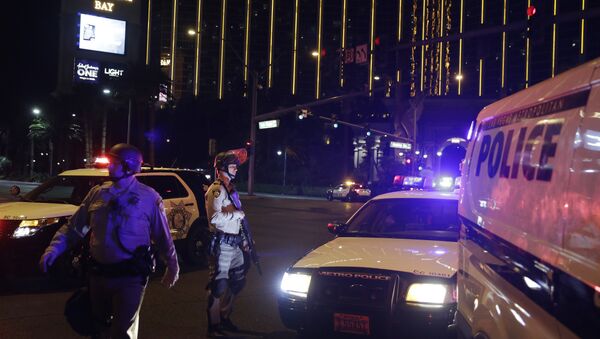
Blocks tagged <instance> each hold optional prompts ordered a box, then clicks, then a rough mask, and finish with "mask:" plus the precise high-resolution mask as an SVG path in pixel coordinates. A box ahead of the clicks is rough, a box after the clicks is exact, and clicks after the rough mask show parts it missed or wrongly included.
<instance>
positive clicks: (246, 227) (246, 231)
mask: <svg viewBox="0 0 600 339" xmlns="http://www.w3.org/2000/svg"><path fill="white" fill-rule="evenodd" d="M225 191H226V192H227V197H228V198H229V200H230V201H231V204H232V205H233V207H235V209H237V210H241V206H242V203H241V201H240V196H239V194H238V192H236V191H235V190H233V193H230V191H229V189H228V188H227V189H226V190H225ZM242 234H243V235H244V238H245V239H246V241H247V242H248V254H250V260H252V263H253V264H254V266H256V270H257V271H258V274H260V275H261V276H262V269H261V267H260V261H259V258H258V253H257V252H256V247H255V246H254V239H252V232H250V223H249V222H248V219H247V218H246V217H244V219H242Z"/></svg>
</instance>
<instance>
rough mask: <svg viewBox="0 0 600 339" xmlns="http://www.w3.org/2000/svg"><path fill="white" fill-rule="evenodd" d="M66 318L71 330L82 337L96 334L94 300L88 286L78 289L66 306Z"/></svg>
mask: <svg viewBox="0 0 600 339" xmlns="http://www.w3.org/2000/svg"><path fill="white" fill-rule="evenodd" d="M64 314H65V317H66V318H67V322H68V323H69V325H71V328H72V329H73V330H74V331H75V332H77V334H79V335H81V336H91V335H93V334H94V333H95V332H94V317H93V315H92V300H91V298H90V290H89V288H88V287H87V286H84V287H81V288H79V289H77V290H76V291H75V292H74V293H73V294H72V295H71V296H70V297H69V299H68V300H67V303H66V304H65V312H64Z"/></svg>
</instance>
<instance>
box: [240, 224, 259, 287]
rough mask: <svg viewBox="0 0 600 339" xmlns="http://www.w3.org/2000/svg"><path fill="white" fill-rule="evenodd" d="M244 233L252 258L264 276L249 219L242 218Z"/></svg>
mask: <svg viewBox="0 0 600 339" xmlns="http://www.w3.org/2000/svg"><path fill="white" fill-rule="evenodd" d="M242 233H243V234H244V238H246V241H247V242H248V253H249V254H250V260H252V263H253V264H254V266H256V270H257V271H258V274H260V275H261V276H262V269H261V268H260V261H259V258H258V253H257V252H256V247H255V246H254V240H253V239H252V233H251V232H250V224H249V223H248V219H247V218H244V219H242Z"/></svg>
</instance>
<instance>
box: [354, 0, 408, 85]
mask: <svg viewBox="0 0 600 339" xmlns="http://www.w3.org/2000/svg"><path fill="white" fill-rule="evenodd" d="M344 1H345V0H344ZM402 2H403V0H398V42H400V40H402ZM396 62H398V60H396ZM397 66H398V69H396V82H400V65H399V64H398V65H397Z"/></svg>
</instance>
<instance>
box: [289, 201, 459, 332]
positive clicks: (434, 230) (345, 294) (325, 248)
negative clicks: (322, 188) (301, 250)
mask: <svg viewBox="0 0 600 339" xmlns="http://www.w3.org/2000/svg"><path fill="white" fill-rule="evenodd" d="M457 210H458V197H457V194H456V193H454V192H436V191H420V190H418V191H417V190H415V191H400V192H391V193H386V194H382V195H379V196H377V197H375V198H373V199H371V200H370V201H368V202H367V203H366V204H365V205H363V206H362V207H361V208H360V209H359V210H358V211H357V212H356V213H355V214H354V215H353V216H352V217H351V218H350V220H348V222H346V223H331V224H329V225H328V226H327V227H328V229H329V231H331V232H332V233H334V234H335V235H336V238H335V239H333V240H332V241H330V242H328V243H326V244H324V245H322V246H320V247H318V248H316V249H314V250H312V251H311V252H309V253H308V254H307V255H305V256H304V257H302V258H300V259H299V260H298V261H297V262H295V263H294V264H293V265H292V266H291V267H289V268H288V269H287V271H286V272H285V273H284V275H283V277H282V280H281V290H280V294H279V297H278V306H279V314H280V317H281V320H282V322H283V324H284V325H285V326H286V327H288V328H291V329H295V330H298V331H300V332H307V333H309V334H312V332H318V333H319V334H326V335H330V334H332V333H350V334H361V335H372V336H373V337H376V338H381V337H385V336H387V337H397V333H400V332H399V331H401V333H403V335H406V336H407V337H428V336H429V337H436V338H437V337H443V336H446V335H448V333H449V332H450V331H451V330H450V329H449V326H450V325H453V324H454V315H455V312H456V302H457V300H456V272H457V266H458V255H457V240H458V236H459V224H460V221H459V218H458V212H457ZM452 327H453V326H452ZM452 327H451V328H452Z"/></svg>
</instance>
